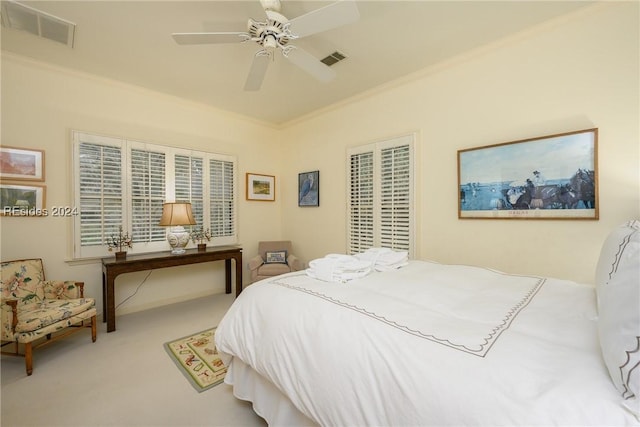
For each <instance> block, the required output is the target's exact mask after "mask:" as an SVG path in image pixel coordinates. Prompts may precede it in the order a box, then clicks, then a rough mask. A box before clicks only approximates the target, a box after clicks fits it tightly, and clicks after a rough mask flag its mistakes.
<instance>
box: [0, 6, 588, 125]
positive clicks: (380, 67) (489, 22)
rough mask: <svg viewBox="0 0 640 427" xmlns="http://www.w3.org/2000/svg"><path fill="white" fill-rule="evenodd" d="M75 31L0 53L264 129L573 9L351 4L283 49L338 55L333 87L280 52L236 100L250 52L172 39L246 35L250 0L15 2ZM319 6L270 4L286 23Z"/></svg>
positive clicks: (7, 42) (19, 40)
mask: <svg viewBox="0 0 640 427" xmlns="http://www.w3.org/2000/svg"><path fill="white" fill-rule="evenodd" d="M20 3H22V4H25V5H28V6H30V7H33V8H36V9H38V10H41V11H44V12H46V13H49V14H51V15H54V16H56V17H59V18H62V19H65V20H67V21H71V22H73V23H75V24H77V27H76V32H75V45H74V47H73V48H69V47H67V46H65V45H63V44H60V43H56V42H53V41H51V40H47V39H42V38H38V37H37V36H34V35H31V34H29V33H27V32H24V31H19V30H14V29H7V28H4V27H3V28H2V50H6V51H10V52H13V53H17V54H20V55H24V56H28V57H32V58H35V59H38V60H40V61H44V62H48V63H52V64H55V65H59V66H62V67H68V68H72V69H75V70H80V71H83V72H87V73H91V74H96V75H100V76H103V77H107V78H110V79H114V80H119V81H122V82H126V83H130V84H134V85H138V86H142V87H145V88H148V89H152V90H155V91H160V92H164V93H167V94H171V95H175V96H178V97H181V98H186V99H190V100H193V101H196V102H199V103H203V104H208V105H211V106H214V107H217V108H220V109H223V110H227V111H232V112H236V113H239V114H242V115H246V116H249V117H252V118H255V119H258V120H261V121H265V122H268V123H271V124H274V125H282V124H285V123H287V122H290V121H292V120H295V119H296V118H299V117H301V116H304V115H307V114H309V113H312V112H314V111H316V110H319V109H322V108H324V107H326V106H329V105H331V104H334V103H337V102H340V101H342V100H344V99H347V98H350V97H352V96H355V95H357V94H360V93H362V92H365V91H367V90H370V89H372V88H374V87H376V86H379V85H381V84H384V83H386V82H389V81H393V80H396V79H399V78H401V77H403V76H406V75H408V74H411V73H413V72H416V71H418V70H420V69H422V68H425V67H428V66H431V65H433V64H436V63H438V62H442V61H445V60H446V59H448V58H451V57H453V56H456V55H459V54H461V53H463V52H465V51H468V50H470V49H474V48H476V47H478V46H481V45H484V44H487V43H490V42H492V41H495V40H498V39H500V38H503V37H506V36H509V35H510V34H513V33H516V32H519V31H523V30H525V29H527V28H529V27H531V26H534V25H536V24H539V23H541V22H544V21H546V20H549V19H552V18H554V17H557V16H559V15H562V14H566V13H570V12H572V11H574V10H576V9H577V8H580V7H584V6H585V5H587V4H589V3H588V2H582V1H563V0H556V1H539V0H534V1H525V0H518V1H478V0H472V1H451V0H450V1H397V0H394V1H357V5H358V9H359V12H360V20H359V21H357V22H356V23H354V24H349V25H347V26H344V27H340V28H337V29H334V30H330V31H327V32H324V33H320V34H316V35H312V36H309V37H305V38H302V39H299V40H296V41H295V42H294V43H293V44H294V45H296V46H300V47H301V48H303V49H305V50H306V51H308V52H309V53H311V54H313V55H314V56H316V57H318V58H319V59H320V58H323V57H324V56H326V55H328V54H330V53H332V52H334V51H336V50H338V51H340V52H342V53H344V54H346V56H347V59H346V60H344V61H342V62H339V63H337V64H335V65H334V66H333V68H334V70H335V71H336V73H337V78H336V79H335V80H333V81H332V82H329V83H322V82H319V81H317V80H315V79H314V78H313V77H311V76H310V75H308V74H307V73H305V72H304V71H302V70H301V69H299V68H298V67H296V66H295V65H293V64H292V63H290V62H288V60H287V59H285V58H284V57H283V56H281V55H280V54H278V55H276V56H275V59H274V61H273V62H272V63H271V64H270V65H269V69H268V71H267V75H266V77H265V80H264V83H263V85H262V89H261V90H260V91H258V92H245V91H243V86H244V82H245V79H246V76H247V72H248V70H249V67H250V65H251V61H252V59H253V54H254V53H255V52H256V51H257V50H258V48H259V47H258V45H256V44H255V43H253V42H248V43H243V44H232V45H223V44H216V45H193V46H180V45H178V44H176V43H175V42H174V40H173V39H172V37H171V33H173V32H199V31H246V23H247V19H248V18H249V17H252V18H254V19H256V20H264V16H265V15H264V11H263V10H262V7H261V5H260V2H259V1H258V0H247V1H219V0H217V1H211V0H210V1H113V0H107V1H55V0H47V1H23V2H20ZM329 3H331V2H327V1H288V0H283V1H282V9H281V13H282V14H283V15H285V16H286V17H288V18H289V19H292V18H294V17H296V16H299V15H302V14H304V13H307V12H309V11H312V10H315V9H317V8H320V7H323V6H326V5H327V4H329Z"/></svg>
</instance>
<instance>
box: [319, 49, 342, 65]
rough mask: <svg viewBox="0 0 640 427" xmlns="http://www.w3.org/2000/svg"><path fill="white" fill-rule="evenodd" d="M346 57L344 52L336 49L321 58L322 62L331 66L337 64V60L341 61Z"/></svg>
mask: <svg viewBox="0 0 640 427" xmlns="http://www.w3.org/2000/svg"><path fill="white" fill-rule="evenodd" d="M345 58H346V56H344V54H342V53H340V52H338V51H335V52H333V53H332V54H331V55H329V56H326V57H324V58H322V59H321V60H320V62H322V63H323V64H325V65H328V66H329V67H330V66H332V65H333V64H335V63H336V62H340V61H342V60H343V59H345Z"/></svg>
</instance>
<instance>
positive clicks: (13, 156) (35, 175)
mask: <svg viewBox="0 0 640 427" xmlns="http://www.w3.org/2000/svg"><path fill="white" fill-rule="evenodd" d="M0 179H6V180H20V181H44V151H43V150H31V149H23V148H16V147H7V146H2V147H0Z"/></svg>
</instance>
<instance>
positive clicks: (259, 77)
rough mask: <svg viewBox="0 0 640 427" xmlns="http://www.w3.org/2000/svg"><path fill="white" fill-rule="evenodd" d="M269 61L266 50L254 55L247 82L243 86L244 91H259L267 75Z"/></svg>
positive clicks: (268, 54) (269, 57) (269, 56)
mask: <svg viewBox="0 0 640 427" xmlns="http://www.w3.org/2000/svg"><path fill="white" fill-rule="evenodd" d="M270 59H271V53H270V52H269V51H267V50H260V51H258V53H256V54H255V56H254V57H253V62H252V63H251V69H250V70H249V75H248V76H247V81H246V82H245V84H244V90H246V91H255V90H259V89H260V86H262V81H263V80H264V76H265V75H266V74H267V67H268V66H269V60H270Z"/></svg>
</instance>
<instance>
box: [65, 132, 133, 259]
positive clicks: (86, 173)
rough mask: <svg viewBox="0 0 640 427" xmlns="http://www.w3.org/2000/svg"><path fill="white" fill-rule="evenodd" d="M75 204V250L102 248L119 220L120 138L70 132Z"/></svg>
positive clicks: (96, 251) (88, 251) (84, 252)
mask: <svg viewBox="0 0 640 427" xmlns="http://www.w3.org/2000/svg"><path fill="white" fill-rule="evenodd" d="M74 142H75V150H74V157H75V158H76V159H77V161H78V165H79V167H78V168H76V178H75V183H76V184H75V186H76V188H75V200H74V201H75V206H76V207H78V209H79V218H76V223H75V224H74V225H75V227H74V232H75V234H76V236H78V238H77V240H76V241H75V249H76V251H77V252H79V253H81V254H82V255H83V256H94V255H95V254H99V253H102V252H103V251H104V245H105V241H106V240H107V238H108V237H109V236H110V235H112V234H117V233H118V228H119V227H120V225H121V224H122V221H123V211H124V201H123V198H122V189H123V179H122V164H123V159H124V157H123V156H124V153H123V150H122V141H121V140H119V139H115V138H101V139H100V140H96V138H94V137H92V136H91V135H85V134H74ZM98 142H99V143H98Z"/></svg>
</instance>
